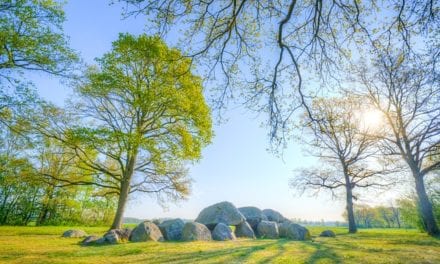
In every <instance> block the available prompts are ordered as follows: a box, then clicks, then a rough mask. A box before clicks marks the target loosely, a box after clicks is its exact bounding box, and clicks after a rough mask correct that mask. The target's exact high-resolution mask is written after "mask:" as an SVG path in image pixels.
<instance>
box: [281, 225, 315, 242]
mask: <svg viewBox="0 0 440 264" xmlns="http://www.w3.org/2000/svg"><path fill="white" fill-rule="evenodd" d="M283 232H284V231H283ZM285 232H286V233H285V235H286V236H285V237H286V238H288V239H292V240H309V239H310V238H311V237H310V232H309V230H308V229H307V228H305V227H303V226H300V225H298V224H294V223H288V224H286V226H285Z"/></svg>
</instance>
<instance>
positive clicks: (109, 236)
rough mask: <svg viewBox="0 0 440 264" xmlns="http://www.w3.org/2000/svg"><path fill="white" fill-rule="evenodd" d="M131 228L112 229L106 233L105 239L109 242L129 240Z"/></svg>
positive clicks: (115, 242)
mask: <svg viewBox="0 0 440 264" xmlns="http://www.w3.org/2000/svg"><path fill="white" fill-rule="evenodd" d="M131 232H132V231H131V229H129V228H124V229H111V230H109V231H108V232H107V233H105V235H104V240H105V242H106V243H109V244H117V243H119V242H123V241H128V240H129V238H130V235H131Z"/></svg>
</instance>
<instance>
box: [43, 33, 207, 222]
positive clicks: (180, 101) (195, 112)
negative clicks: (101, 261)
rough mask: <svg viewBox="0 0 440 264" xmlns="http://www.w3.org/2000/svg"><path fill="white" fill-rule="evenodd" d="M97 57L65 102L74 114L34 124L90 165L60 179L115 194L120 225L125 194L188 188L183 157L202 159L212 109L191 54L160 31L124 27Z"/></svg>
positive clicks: (175, 192)
mask: <svg viewBox="0 0 440 264" xmlns="http://www.w3.org/2000/svg"><path fill="white" fill-rule="evenodd" d="M97 61H98V64H99V66H97V67H91V68H90V69H89V70H88V72H87V73H86V77H85V80H84V81H83V82H82V83H80V84H78V87H77V89H76V92H77V97H78V100H77V101H75V102H73V103H72V105H71V107H70V110H71V112H72V116H75V115H76V117H78V119H75V122H73V123H67V124H65V125H64V127H63V128H62V130H61V131H59V130H54V131H48V130H47V129H46V128H45V127H39V128H38V129H39V130H40V131H42V133H44V134H46V135H49V136H51V137H53V138H57V139H58V140H60V141H61V142H63V144H64V145H65V146H69V148H70V149H72V150H73V151H74V152H75V155H76V157H77V158H79V159H80V160H81V165H80V166H81V167H82V168H83V169H86V170H89V172H90V173H89V176H87V177H83V178H81V177H78V178H76V179H75V178H74V179H72V178H70V179H69V178H59V177H57V178H56V179H57V180H60V181H64V182H66V183H68V184H81V185H94V186H97V187H99V188H102V189H103V190H104V191H105V193H104V194H106V195H109V194H116V195H117V196H118V198H119V200H118V205H117V210H116V215H115V218H114V221H113V224H112V228H120V227H121V225H122V217H123V214H124V209H125V206H126V203H127V199H128V196H129V194H130V193H134V192H143V193H149V194H157V195H158V198H159V199H163V197H168V198H171V199H180V198H184V197H185V196H186V195H188V192H189V185H190V180H189V179H188V178H187V175H186V170H185V169H184V163H185V162H187V161H194V160H197V159H199V158H200V155H201V150H202V147H203V146H205V145H206V144H208V143H209V142H210V139H211V136H212V131H211V119H210V109H209V108H208V106H207V104H206V103H205V100H204V97H203V93H202V90H203V89H202V85H201V80H200V78H199V77H197V76H195V75H193V74H192V73H191V63H190V60H188V59H184V58H182V55H181V54H180V52H179V51H178V50H176V49H171V48H168V47H167V46H166V45H165V43H164V42H163V41H162V40H160V38H158V37H149V36H146V35H141V36H138V37H136V36H132V35H129V34H121V35H120V36H119V39H118V40H117V41H115V42H113V49H112V50H111V51H110V52H108V53H106V54H105V55H104V56H103V57H102V58H101V59H98V60H97ZM76 120H77V121H76ZM60 127H61V125H60V124H58V127H57V128H60ZM45 129H46V130H45ZM59 135H62V136H59Z"/></svg>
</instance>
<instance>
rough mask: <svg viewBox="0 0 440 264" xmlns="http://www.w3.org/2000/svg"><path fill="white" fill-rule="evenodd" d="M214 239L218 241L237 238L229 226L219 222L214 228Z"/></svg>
mask: <svg viewBox="0 0 440 264" xmlns="http://www.w3.org/2000/svg"><path fill="white" fill-rule="evenodd" d="M211 234H212V239H214V240H217V241H226V240H235V239H236V238H235V235H234V233H232V230H231V228H230V227H229V226H227V225H225V224H223V223H219V224H217V225H216V226H215V228H214V230H212V233H211Z"/></svg>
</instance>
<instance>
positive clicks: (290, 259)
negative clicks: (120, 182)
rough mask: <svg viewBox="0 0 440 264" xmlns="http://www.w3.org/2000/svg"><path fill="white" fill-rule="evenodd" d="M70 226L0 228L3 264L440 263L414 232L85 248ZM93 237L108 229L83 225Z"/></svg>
mask: <svg viewBox="0 0 440 264" xmlns="http://www.w3.org/2000/svg"><path fill="white" fill-rule="evenodd" d="M66 229H68V228H66V227H9V226H3V227H0V263H356V264H362V263H440V240H438V239H435V238H431V237H428V236H427V235H425V234H423V233H419V232H418V231H416V230H396V229H371V230H360V232H359V233H358V234H355V235H348V234H346V230H345V229H343V228H331V229H332V230H334V231H335V232H336V234H337V237H336V238H320V237H317V235H318V234H319V233H320V231H322V230H323V228H322V227H319V228H318V227H312V228H310V230H311V233H312V236H313V241H308V242H299V241H288V240H284V239H279V240H271V239H258V240H247V239H244V240H241V239H240V240H237V241H229V242H217V241H213V242H163V243H159V242H144V243H126V244H119V245H107V246H92V247H82V246H80V245H79V242H80V241H81V239H73V238H61V237H60V234H62V232H63V231H65V230H66ZM82 229H83V230H85V231H87V232H88V233H90V234H103V233H104V232H105V230H106V228H102V227H98V228H97V227H84V228H82Z"/></svg>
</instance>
